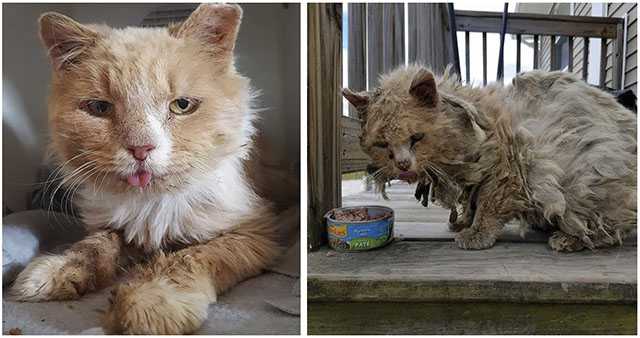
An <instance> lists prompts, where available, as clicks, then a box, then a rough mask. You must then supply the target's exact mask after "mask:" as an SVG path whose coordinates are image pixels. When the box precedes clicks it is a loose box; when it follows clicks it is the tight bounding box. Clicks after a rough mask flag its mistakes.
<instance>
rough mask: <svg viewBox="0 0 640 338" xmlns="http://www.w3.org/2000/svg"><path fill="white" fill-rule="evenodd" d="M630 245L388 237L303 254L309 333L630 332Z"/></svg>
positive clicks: (633, 298)
mask: <svg viewBox="0 0 640 338" xmlns="http://www.w3.org/2000/svg"><path fill="white" fill-rule="evenodd" d="M636 257H637V255H636V247H635V246H624V247H618V248H611V249H606V250H598V251H594V252H592V251H583V252H577V253H571V254H561V253H556V252H553V251H552V250H550V249H549V248H548V247H547V245H546V244H544V243H511V242H499V243H497V244H496V246H495V247H493V248H491V249H488V250H481V251H466V250H461V249H458V248H457V247H456V246H455V244H454V243H453V242H451V241H398V242H394V243H391V244H390V245H388V246H387V247H384V248H381V249H377V250H372V251H368V252H359V253H338V252H334V251H331V250H329V249H326V248H325V249H321V250H319V251H316V252H311V253H309V255H308V282H307V297H308V302H309V304H308V307H307V309H308V318H309V325H308V327H309V333H310V334H358V333H359V334H366V333H369V334H374V333H377V334H403V333H404V334H509V333H510V334H580V333H584V334H586V333H590V334H596V333H601V334H602V333H608V334H613V333H625V334H635V333H636V318H637V315H636V302H637V281H636V269H637V259H636Z"/></svg>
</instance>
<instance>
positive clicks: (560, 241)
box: [547, 230, 586, 252]
mask: <svg viewBox="0 0 640 338" xmlns="http://www.w3.org/2000/svg"><path fill="white" fill-rule="evenodd" d="M547 243H549V246H550V247H551V249H553V250H555V251H559V252H575V251H580V250H583V249H584V248H586V246H585V245H584V243H583V242H582V240H580V239H579V238H578V237H575V236H571V235H569V234H567V233H566V232H563V231H561V230H558V231H556V232H554V233H553V234H552V235H551V237H549V240H548V242H547Z"/></svg>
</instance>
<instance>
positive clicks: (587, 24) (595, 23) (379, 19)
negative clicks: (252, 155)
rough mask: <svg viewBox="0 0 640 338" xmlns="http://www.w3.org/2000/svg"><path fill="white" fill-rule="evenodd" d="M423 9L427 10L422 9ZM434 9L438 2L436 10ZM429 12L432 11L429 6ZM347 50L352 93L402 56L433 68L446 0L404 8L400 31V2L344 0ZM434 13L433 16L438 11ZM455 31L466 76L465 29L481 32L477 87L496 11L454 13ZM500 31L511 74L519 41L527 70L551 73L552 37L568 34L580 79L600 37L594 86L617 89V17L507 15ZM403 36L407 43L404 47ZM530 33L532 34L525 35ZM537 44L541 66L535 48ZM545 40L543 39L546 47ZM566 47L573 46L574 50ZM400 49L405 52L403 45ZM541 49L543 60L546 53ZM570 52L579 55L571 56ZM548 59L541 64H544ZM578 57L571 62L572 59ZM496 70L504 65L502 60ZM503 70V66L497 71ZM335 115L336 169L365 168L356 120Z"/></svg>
mask: <svg viewBox="0 0 640 338" xmlns="http://www.w3.org/2000/svg"><path fill="white" fill-rule="evenodd" d="M426 6H434V7H430V8H429V9H428V10H427V9H426ZM438 6H441V7H438ZM434 9H436V10H434ZM348 11H349V49H348V53H349V55H348V76H349V78H348V86H349V87H350V88H352V89H355V90H365V89H367V88H372V87H375V86H376V85H377V78H378V75H379V74H381V73H384V72H387V71H389V70H390V69H392V68H394V67H396V66H398V65H401V64H404V60H405V54H406V53H408V54H406V56H407V60H408V61H409V62H422V63H425V64H428V65H432V66H434V65H439V67H441V66H442V65H443V64H444V65H446V64H448V63H451V62H453V60H454V58H453V52H452V48H451V43H450V42H451V41H450V39H451V38H450V35H449V33H448V31H447V30H448V28H447V27H448V20H447V18H446V4H416V3H411V4H409V5H408V11H407V14H408V32H405V30H404V20H405V11H404V6H403V5H402V4H393V3H384V4H349V10H348ZM438 12H439V13H440V14H438ZM455 18H456V30H457V31H458V32H464V37H465V39H464V41H465V42H464V45H465V55H464V56H461V55H460V56H459V58H460V60H464V64H465V66H466V67H465V72H464V73H465V74H461V77H462V78H463V79H465V80H466V81H467V82H469V81H470V80H471V74H470V69H471V53H470V40H471V39H470V37H471V33H481V34H482V74H483V76H482V77H483V81H482V83H483V85H486V84H487V78H488V76H487V34H490V33H500V29H501V27H502V25H501V20H502V13H500V12H478V11H456V12H455ZM506 34H508V35H515V40H516V46H517V47H516V72H520V71H521V70H522V60H523V56H522V53H521V51H522V48H521V45H522V44H523V43H524V41H523V40H525V38H527V39H532V40H533V41H532V42H533V69H540V68H541V66H545V69H548V70H555V69H557V68H558V64H559V62H558V60H556V55H557V51H556V49H557V48H558V46H557V44H556V43H555V42H556V41H557V39H560V38H561V37H566V39H568V41H567V44H566V46H567V47H566V48H568V57H569V60H568V71H570V72H574V69H575V70H577V69H576V68H575V67H576V64H577V65H578V66H579V67H581V68H578V69H581V72H580V74H581V76H582V78H583V79H585V80H586V79H588V77H589V62H590V60H589V54H590V53H589V50H590V48H591V46H590V45H591V42H590V41H592V40H591V39H600V41H601V47H600V50H601V53H600V60H599V63H600V64H599V69H600V72H599V73H600V77H599V81H598V84H599V85H600V86H601V87H605V85H607V84H608V83H609V80H610V83H609V86H610V87H613V88H615V89H619V88H621V83H622V74H623V72H624V70H623V69H622V65H623V58H624V19H621V18H609V17H591V16H566V15H539V14H528V13H509V17H508V21H507V27H506ZM405 35H407V36H406V40H407V41H408V44H407V46H406V47H407V48H405ZM529 37H532V38H529ZM543 44H544V52H545V58H544V61H545V65H542V64H541V61H543V57H542V53H541V52H542V51H543ZM547 44H549V47H548V49H546V48H547ZM580 45H581V46H582V49H580V50H579V51H578V52H575V51H574V46H577V47H578V49H579V47H580ZM406 49H408V51H407V50H406ZM547 53H548V56H549V57H548V58H546V55H547ZM575 54H578V55H579V56H580V58H581V60H574V57H575ZM546 61H549V67H546ZM577 61H579V62H577ZM503 67H504V63H503ZM502 74H504V69H503V70H502ZM348 115H349V116H343V117H342V118H341V121H340V123H341V130H342V135H341V136H342V137H341V147H340V148H341V165H340V167H341V171H342V173H348V172H354V171H362V170H365V168H366V164H367V163H368V161H369V158H368V157H367V155H365V154H364V153H363V152H362V151H361V150H360V147H359V145H358V137H357V136H358V135H359V133H360V129H359V128H360V124H359V123H357V122H358V121H357V119H356V116H357V114H356V112H355V111H353V110H350V111H349V113H348Z"/></svg>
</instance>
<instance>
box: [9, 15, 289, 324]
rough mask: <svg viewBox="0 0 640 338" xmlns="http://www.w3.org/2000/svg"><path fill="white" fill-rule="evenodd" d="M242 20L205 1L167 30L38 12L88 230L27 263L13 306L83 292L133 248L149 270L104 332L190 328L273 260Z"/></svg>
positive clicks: (57, 128)
mask: <svg viewBox="0 0 640 338" xmlns="http://www.w3.org/2000/svg"><path fill="white" fill-rule="evenodd" d="M241 17H242V10H241V8H240V7H239V6H236V5H222V4H203V5H200V6H199V7H198V8H197V9H196V10H195V11H194V12H193V13H192V15H191V16H190V17H189V18H188V19H187V20H186V21H185V22H183V23H181V24H178V25H174V26H171V27H169V28H133V27H130V28H124V29H115V28H110V27H107V26H104V25H83V24H80V23H78V22H76V21H74V20H72V19H71V18H69V17H66V16H64V15H61V14H57V13H46V14H44V15H42V17H41V18H40V35H41V39H42V41H43V43H44V45H45V46H46V48H47V50H48V53H49V56H50V59H51V61H52V64H53V67H54V70H53V79H52V86H51V89H52V92H51V97H50V100H49V121H50V130H51V151H52V153H53V154H54V156H55V158H56V159H57V161H59V164H60V168H61V170H62V172H63V173H64V175H65V176H64V178H63V182H62V183H63V184H65V185H66V186H67V187H68V188H69V189H71V190H74V191H75V201H76V203H77V204H78V206H79V208H80V211H81V216H82V219H83V221H84V223H86V225H87V227H88V228H89V229H90V235H89V236H88V237H87V238H86V239H84V240H82V241H80V242H78V243H75V244H74V245H73V246H71V248H69V249H68V250H66V251H65V252H64V253H62V254H60V255H45V256H40V257H38V258H36V259H35V260H34V261H33V262H31V263H30V264H29V265H28V266H27V268H26V269H25V270H24V271H22V272H21V273H20V275H19V276H18V278H17V280H16V281H15V283H14V285H13V287H12V290H11V291H12V294H13V295H14V296H15V297H16V298H17V299H19V300H23V301H46V300H63V299H76V298H79V297H80V296H82V295H83V294H85V293H87V292H91V291H93V290H96V289H98V288H102V287H105V286H108V285H110V284H112V283H113V282H115V279H116V277H117V274H118V271H120V270H122V266H123V265H124V264H127V259H126V258H127V257H129V256H131V255H132V253H133V252H137V253H139V257H144V262H143V263H142V264H138V265H136V266H135V267H133V268H132V269H130V276H129V278H127V279H126V281H125V282H124V283H122V284H120V285H117V286H116V287H115V288H114V290H113V291H112V298H111V300H110V303H111V305H110V307H109V309H108V310H107V312H106V315H105V322H104V326H105V328H106V329H107V330H108V332H111V333H137V334H180V333H189V332H193V331H194V330H196V329H197V328H198V327H199V326H200V325H201V324H202V322H203V320H204V319H206V316H207V309H208V305H209V304H210V303H211V302H214V301H215V300H216V295H217V294H220V293H221V292H223V291H225V290H226V289H228V288H230V287H232V286H234V285H235V284H237V283H238V282H239V281H241V280H243V279H246V278H248V277H250V276H253V275H256V274H258V273H260V271H261V270H262V269H263V268H265V267H266V266H267V265H268V264H270V263H272V262H273V261H274V260H275V259H276V258H277V256H278V254H279V253H280V252H281V248H280V246H279V244H278V242H277V239H278V236H279V235H278V231H279V229H278V226H277V223H276V222H275V219H276V215H275V211H274V208H273V207H272V204H271V203H270V202H268V201H267V200H265V199H264V198H263V197H261V196H259V195H258V194H257V193H256V191H255V190H254V189H253V188H252V182H251V181H250V179H249V178H248V175H247V166H249V165H250V164H248V162H249V161H250V160H251V159H252V150H253V149H252V148H253V138H254V134H255V129H254V127H253V121H254V119H255V115H254V112H253V110H252V108H251V100H252V90H251V87H250V83H249V80H248V79H247V78H246V77H244V76H242V75H240V74H238V73H237V72H236V70H235V67H234V56H233V51H234V45H235V41H236V36H237V33H238V28H239V25H240V21H241ZM296 221H297V219H296ZM125 251H126V254H125Z"/></svg>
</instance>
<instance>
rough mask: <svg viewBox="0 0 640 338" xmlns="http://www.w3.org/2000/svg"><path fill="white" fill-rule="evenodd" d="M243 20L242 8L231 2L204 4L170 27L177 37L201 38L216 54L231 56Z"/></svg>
mask: <svg viewBox="0 0 640 338" xmlns="http://www.w3.org/2000/svg"><path fill="white" fill-rule="evenodd" d="M241 20H242V8H240V6H238V5H229V4H211V3H208V4H202V5H200V6H198V8H196V10H195V11H194V12H193V13H191V15H190V16H189V18H187V20H185V21H184V22H183V23H181V24H180V25H178V26H175V27H172V28H170V29H169V32H170V34H171V35H172V36H174V37H176V38H194V39H197V40H200V41H201V42H202V43H203V45H204V46H205V48H208V49H209V50H210V51H211V53H212V54H213V55H214V56H217V57H225V58H230V57H231V56H232V53H233V48H234V46H235V43H236V37H237V35H238V28H239V26H240V21H241Z"/></svg>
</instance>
